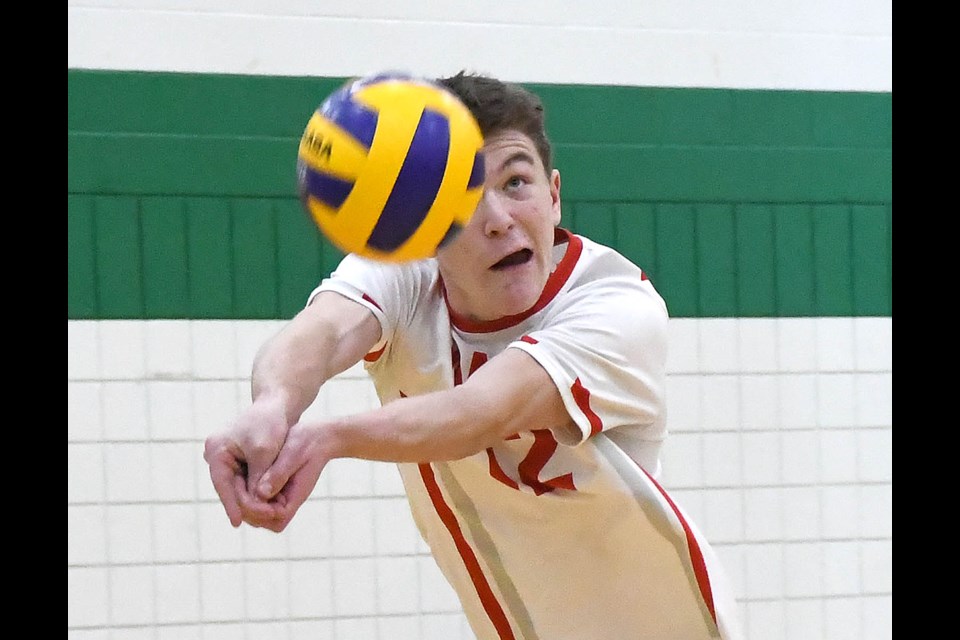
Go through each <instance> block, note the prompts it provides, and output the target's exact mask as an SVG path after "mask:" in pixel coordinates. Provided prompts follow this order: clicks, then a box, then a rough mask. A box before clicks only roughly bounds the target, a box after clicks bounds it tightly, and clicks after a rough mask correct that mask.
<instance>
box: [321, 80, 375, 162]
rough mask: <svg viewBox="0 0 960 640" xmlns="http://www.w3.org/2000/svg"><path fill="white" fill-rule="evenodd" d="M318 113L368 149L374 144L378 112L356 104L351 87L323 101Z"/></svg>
mask: <svg viewBox="0 0 960 640" xmlns="http://www.w3.org/2000/svg"><path fill="white" fill-rule="evenodd" d="M318 111H319V112H320V113H321V114H322V115H323V117H325V118H326V119H327V120H329V121H331V122H333V123H335V124H336V125H337V126H338V127H340V128H341V129H343V130H344V131H347V132H348V133H349V134H350V135H352V136H353V137H354V138H356V139H357V140H358V141H360V142H361V143H363V145H364V146H365V147H366V148H367V149H369V148H370V145H371V144H373V134H374V133H376V131H377V112H376V111H373V110H371V109H368V108H367V107H365V106H364V105H362V104H360V103H359V102H356V101H355V100H354V99H353V94H352V93H351V91H350V88H349V87H345V88H343V89H340V90H339V91H337V92H335V93H333V94H332V95H331V96H330V97H329V98H327V99H326V100H324V101H323V104H321V105H320V108H319V109H318Z"/></svg>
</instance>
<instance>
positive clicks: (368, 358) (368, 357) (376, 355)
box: [363, 345, 387, 362]
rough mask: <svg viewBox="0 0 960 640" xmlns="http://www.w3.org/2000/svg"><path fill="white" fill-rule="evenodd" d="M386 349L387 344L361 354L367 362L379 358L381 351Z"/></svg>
mask: <svg viewBox="0 0 960 640" xmlns="http://www.w3.org/2000/svg"><path fill="white" fill-rule="evenodd" d="M386 350H387V345H383V346H382V347H380V348H379V349H377V350H376V351H374V352H373V353H368V354H367V355H365V356H363V359H364V360H365V361H367V362H376V361H377V360H379V359H380V356H382V355H383V352H384V351H386Z"/></svg>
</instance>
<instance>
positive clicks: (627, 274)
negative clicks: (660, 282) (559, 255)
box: [567, 236, 667, 319]
mask: <svg viewBox="0 0 960 640" xmlns="http://www.w3.org/2000/svg"><path fill="white" fill-rule="evenodd" d="M575 237H576V238H577V239H578V240H579V241H580V243H581V245H582V248H581V254H580V257H579V259H578V261H577V265H576V268H575V269H574V270H573V273H572V274H571V278H570V288H569V291H568V296H567V298H568V302H573V301H592V302H594V303H595V304H597V305H599V306H600V307H603V308H606V309H608V310H609V311H610V312H612V314H614V315H616V314H617V313H620V314H623V313H629V310H631V309H634V310H640V309H642V310H645V311H646V312H653V313H654V314H655V315H662V316H663V318H664V319H666V317H667V306H666V303H665V302H664V300H663V298H662V297H661V295H660V293H659V292H658V291H657V289H656V287H655V286H654V284H653V281H652V280H651V279H650V276H649V275H648V273H647V272H646V271H644V270H643V269H642V268H641V267H640V266H639V265H637V264H636V263H634V262H633V261H631V260H630V259H628V258H627V257H625V256H624V255H623V254H621V253H620V252H619V251H617V250H616V249H613V248H612V247H609V246H607V245H604V244H601V243H599V242H595V241H593V240H591V239H589V238H586V237H584V236H575Z"/></svg>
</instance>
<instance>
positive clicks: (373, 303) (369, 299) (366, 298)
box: [363, 294, 383, 311]
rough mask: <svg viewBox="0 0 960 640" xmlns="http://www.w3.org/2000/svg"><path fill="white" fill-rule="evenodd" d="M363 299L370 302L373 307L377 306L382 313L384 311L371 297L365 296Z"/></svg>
mask: <svg viewBox="0 0 960 640" xmlns="http://www.w3.org/2000/svg"><path fill="white" fill-rule="evenodd" d="M363 299H364V300H366V301H367V302H369V303H370V304H372V305H373V306H375V307H376V308H377V309H380V311H383V307H381V306H380V305H379V304H377V301H376V300H374V299H373V298H371V297H370V296H368V295H367V294H363Z"/></svg>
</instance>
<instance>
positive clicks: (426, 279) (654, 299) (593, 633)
mask: <svg viewBox="0 0 960 640" xmlns="http://www.w3.org/2000/svg"><path fill="white" fill-rule="evenodd" d="M554 252H555V261H556V266H555V268H554V270H553V273H552V274H551V276H550V278H549V280H548V282H547V285H546V287H545V288H544V291H543V294H542V295H541V297H540V299H539V300H538V302H537V303H536V304H535V305H534V306H533V307H532V308H531V309H529V310H528V311H526V312H524V313H521V314H518V315H516V316H511V317H508V318H504V319H501V320H497V321H493V322H472V321H469V320H468V319H466V318H462V317H458V316H456V315H455V314H452V313H451V311H450V309H449V308H448V306H447V304H446V301H445V297H444V290H443V282H442V279H441V277H440V274H439V272H438V269H437V264H436V261H435V260H426V261H420V262H414V263H408V264H403V265H387V264H379V263H373V262H370V261H367V260H364V259H362V258H358V257H356V256H347V257H346V258H344V260H343V261H342V262H341V264H340V265H339V267H338V268H337V270H336V271H335V272H334V273H333V274H331V277H330V278H327V279H325V280H324V281H323V282H322V283H321V285H320V286H319V287H318V288H317V289H316V291H315V292H314V293H316V292H318V291H321V290H332V291H337V292H339V293H341V294H343V295H345V296H347V297H349V298H351V299H353V300H356V301H357V302H360V303H361V304H364V305H365V306H367V307H368V308H369V309H370V310H371V311H372V312H373V313H374V314H375V315H376V317H377V318H378V319H379V321H380V324H381V326H382V330H383V332H382V338H381V340H380V342H379V343H378V344H377V345H376V346H375V347H374V348H373V349H372V350H371V351H370V353H368V354H367V356H366V358H365V367H366V368H367V370H368V372H369V373H370V375H371V377H372V379H373V381H374V385H375V387H376V390H377V394H378V395H379V397H380V400H381V402H383V403H388V402H391V401H393V400H395V399H397V398H400V397H403V396H412V395H417V394H422V393H427V392H430V391H436V390H441V389H448V388H451V387H452V386H454V385H456V384H459V383H461V382H462V381H463V380H466V379H467V378H468V377H469V376H470V374H471V373H472V372H473V371H475V370H476V369H477V367H479V366H482V365H483V363H484V362H486V361H487V360H488V359H489V358H492V357H493V356H495V355H496V354H498V353H500V352H501V351H503V350H504V349H522V350H523V351H526V352H527V353H528V354H529V355H530V356H532V357H533V358H534V359H536V360H537V362H538V363H539V364H540V365H541V366H543V368H544V369H545V370H546V371H547V373H548V374H549V375H550V377H551V378H552V379H553V382H554V384H556V386H557V389H558V391H559V392H560V395H561V396H562V398H563V401H564V403H565V405H566V408H567V411H568V413H569V414H570V416H571V417H572V418H573V420H574V421H575V422H576V424H577V426H578V427H579V438H572V439H571V438H569V437H564V436H563V435H562V434H561V433H560V432H559V431H558V432H557V433H554V432H553V431H551V430H547V429H539V430H535V431H532V432H531V431H527V432H522V433H518V434H516V435H514V436H511V437H510V438H507V439H506V440H505V441H503V442H501V443H499V444H497V445H496V446H493V447H490V448H488V449H486V450H485V451H481V452H479V453H477V454H475V455H472V456H470V457H467V458H464V459H461V460H456V461H452V462H435V463H431V464H419V465H418V464H400V465H399V468H400V474H401V476H402V478H403V483H404V487H405V489H406V493H407V497H408V499H409V503H410V507H411V509H412V512H413V516H414V520H415V521H416V523H417V526H418V527H419V529H420V532H421V534H422V535H423V537H424V539H425V540H426V542H427V543H428V544H429V546H430V549H431V551H432V553H433V556H434V558H435V559H436V561H437V564H438V565H439V567H440V569H441V570H442V571H443V573H444V575H445V576H446V577H447V579H448V580H449V581H450V584H451V585H452V586H453V588H454V589H455V590H456V592H457V594H458V596H459V598H460V601H461V603H462V605H463V609H464V612H465V614H466V616H467V618H468V619H469V621H470V624H471V627H472V628H473V630H474V632H475V633H476V635H477V637H478V638H479V639H480V640H487V639H495V640H505V639H508V638H512V639H516V640H604V639H610V640H620V639H628V638H629V639H631V640H634V639H643V638H650V639H656V640H700V639H701V638H702V639H706V638H722V639H723V640H736V639H737V638H739V637H740V636H739V631H737V629H736V623H735V616H736V611H735V604H734V599H733V596H732V593H731V591H730V589H729V587H728V586H727V585H726V584H725V581H724V578H723V576H722V575H720V568H719V566H718V564H717V561H716V558H715V557H714V555H713V552H712V550H711V549H710V547H709V545H708V543H707V542H706V540H705V539H704V538H703V536H702V535H701V534H700V533H699V532H698V531H697V529H696V527H695V525H694V524H693V523H692V522H691V521H690V520H689V519H688V518H687V517H686V515H685V513H684V512H683V510H682V509H681V508H680V507H679V506H678V505H677V504H675V503H674V501H673V500H672V499H671V498H670V496H669V495H668V494H667V492H666V491H664V489H663V488H662V487H661V486H660V485H659V484H658V483H657V481H656V479H655V478H656V477H657V476H658V474H659V469H660V467H659V450H660V446H661V443H662V441H663V438H664V436H665V434H666V427H665V424H666V423H665V418H666V416H665V407H666V403H665V399H664V389H665V384H666V372H665V361H666V353H665V345H666V342H667V337H666V331H667V319H668V316H667V309H666V305H665V304H664V302H663V300H662V298H661V297H660V295H659V294H658V293H657V291H656V290H655V289H654V287H653V285H652V283H651V282H650V281H649V280H648V279H647V278H646V276H645V274H644V273H643V272H642V271H641V270H640V268H638V267H637V266H635V265H634V264H632V263H631V262H629V261H628V260H627V259H626V258H624V257H623V256H621V255H620V254H619V253H617V252H616V251H614V250H612V249H610V248H608V247H604V246H602V245H600V244H597V243H595V242H592V241H591V240H589V239H587V238H583V237H581V236H577V235H574V234H572V233H569V232H568V231H565V230H563V229H558V230H557V234H556V244H555V247H554Z"/></svg>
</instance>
